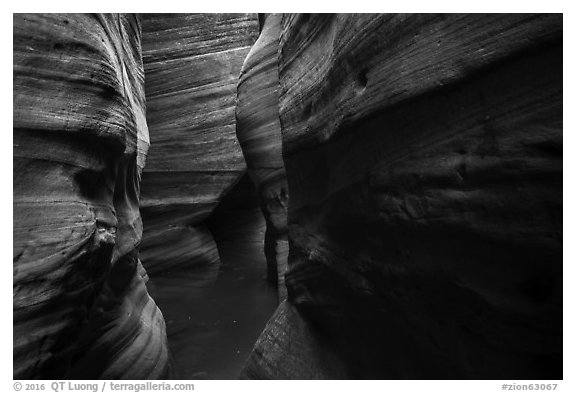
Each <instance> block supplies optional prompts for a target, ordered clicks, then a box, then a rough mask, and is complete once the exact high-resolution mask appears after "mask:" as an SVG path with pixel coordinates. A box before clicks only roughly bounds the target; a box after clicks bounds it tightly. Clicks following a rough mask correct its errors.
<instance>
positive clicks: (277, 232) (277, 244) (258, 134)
mask: <svg viewBox="0 0 576 393" xmlns="http://www.w3.org/2000/svg"><path fill="white" fill-rule="evenodd" d="M281 20H282V14H263V15H262V17H261V18H260V23H261V32H260V36H259V37H258V40H257V41H256V43H255V44H254V46H253V47H252V49H250V52H249V53H248V56H247V57H246V60H245V61H244V64H243V66H242V71H241V73H240V81H239V84H238V99H237V104H236V105H237V106H236V122H237V127H236V135H237V136H238V140H239V141H240V145H241V146H242V151H243V153H244V158H245V159H246V165H247V167H248V173H249V175H250V177H251V179H252V180H253V181H254V184H255V185H256V189H257V193H258V196H259V199H260V206H261V210H262V212H263V214H264V217H265V218H266V235H265V243H264V247H265V253H266V260H267V264H268V279H269V280H270V281H271V282H278V290H279V298H280V300H283V299H284V298H285V297H286V287H285V285H284V274H285V272H286V266H287V262H288V227H287V222H286V220H287V206H288V184H287V181H286V172H285V170H284V162H283V161H282V137H281V134H280V118H279V115H278V89H279V87H280V86H279V81H278V40H279V38H280V37H279V36H280V27H281V25H280V23H281Z"/></svg>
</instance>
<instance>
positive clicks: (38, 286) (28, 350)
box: [13, 14, 170, 379]
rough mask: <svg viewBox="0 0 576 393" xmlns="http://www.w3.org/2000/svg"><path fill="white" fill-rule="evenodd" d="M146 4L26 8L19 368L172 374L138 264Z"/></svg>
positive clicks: (113, 375) (19, 25) (19, 51)
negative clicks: (89, 10)
mask: <svg viewBox="0 0 576 393" xmlns="http://www.w3.org/2000/svg"><path fill="white" fill-rule="evenodd" d="M140 37H141V26H140V20H139V18H138V17H136V16H134V15H123V14H107V15H101V14H93V15H76V14H34V15H25V14H15V15H14V92H13V94H14V133H13V137H14V150H13V153H14V179H13V181H14V190H13V196H14V206H13V208H14V225H13V227H14V259H13V265H14V277H13V283H14V288H13V300H14V309H13V316H14V378H15V379H30V378H40V379H60V378H66V379H75V378H85V379H96V378H104V379H120V378H127V379H144V378H166V377H167V376H169V375H170V367H169V362H168V350H167V348H168V347H167V343H166V333H165V325H164V320H163V318H162V313H161V312H160V310H159V309H158V308H157V307H156V304H155V303H154V301H153V300H152V299H151V298H150V296H149V295H148V292H147V290H146V281H147V275H146V272H145V270H144V268H143V267H142V265H141V263H140V261H139V255H138V249H137V247H138V244H139V242H140V239H141V234H142V221H141V219H140V213H139V210H138V199H139V183H140V176H141V172H142V168H143V167H144V164H145V160H146V153H147V150H148V146H149V141H148V128H147V125H146V118H145V98H144V74H143V66H142V60H141V45H140Z"/></svg>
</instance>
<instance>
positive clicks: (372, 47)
mask: <svg viewBox="0 0 576 393" xmlns="http://www.w3.org/2000/svg"><path fill="white" fill-rule="evenodd" d="M280 37H281V39H280V43H279V60H278V61H279V81H280V94H279V113H280V122H281V132H282V146H283V154H284V163H285V166H286V173H287V178H288V184H289V189H290V200H289V208H288V211H289V213H288V223H289V240H290V257H289V269H288V273H287V275H286V284H287V288H288V303H287V304H285V305H283V306H282V308H281V309H279V310H278V312H277V314H276V316H275V317H274V318H273V319H272V320H271V321H270V322H269V324H268V325H267V327H266V329H265V331H264V333H263V334H262V336H261V337H260V339H259V341H258V343H257V345H256V348H255V350H254V352H253V353H252V356H251V358H250V360H249V362H248V364H247V367H246V369H245V372H244V376H245V377H249V378H274V377H277V376H278V372H277V370H282V372H281V373H280V374H281V376H282V377H284V378H300V377H303V378H307V377H310V376H311V377H314V378H319V377H324V378H393V379H403V378H431V379H435V378H440V379H450V378H473V379H483V378H490V379H498V378H505V379H512V378H514V379H516V378H519V379H523V378H524V379H526V378H527V379H541V378H543V379H545V378H555V379H560V378H562V288H561V285H562V16H561V15H456V14H454V15H368V14H363V15H350V14H346V15H284V16H283V18H282V31H281V35H280ZM291 308H294V310H296V313H294V312H292V311H293V310H291ZM290 319H296V320H297V321H303V324H302V323H300V322H297V323H291V322H287V320H290ZM292 325H294V326H297V327H293V326H292ZM298 326H299V327H298ZM306 329H308V330H306ZM320 338H321V339H322V340H323V341H322V343H321V344H322V345H320V344H318V345H316V346H315V345H313V344H311V343H310V340H313V342H316V343H319V341H318V340H320ZM307 342H308V344H306V345H305V347H306V348H320V349H319V350H318V351H312V350H311V351H309V352H308V354H309V355H308V356H311V360H310V361H309V362H301V361H300V360H299V358H298V356H297V355H296V354H295V352H296V351H298V348H300V347H301V345H300V344H301V343H307ZM326 353H331V354H332V353H334V354H335V356H336V358H337V359H339V361H338V360H334V361H333V362H332V363H330V364H334V365H335V366H334V367H326V368H325V369H323V370H319V371H318V372H313V373H312V374H311V373H310V368H311V367H309V364H312V365H314V364H318V362H317V359H316V357H319V356H322V355H325V354H326ZM331 359H332V357H331ZM342 365H343V366H342ZM312 368H313V367H312Z"/></svg>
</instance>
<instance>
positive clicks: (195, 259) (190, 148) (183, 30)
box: [141, 14, 258, 274]
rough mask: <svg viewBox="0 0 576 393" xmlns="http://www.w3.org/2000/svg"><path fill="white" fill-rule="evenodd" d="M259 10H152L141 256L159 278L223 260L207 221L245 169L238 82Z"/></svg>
mask: <svg viewBox="0 0 576 393" xmlns="http://www.w3.org/2000/svg"><path fill="white" fill-rule="evenodd" d="M257 35H258V20H257V16H256V14H146V15H144V17H143V39H142V41H143V59H144V69H145V73H146V101H147V119H148V126H149V129H150V139H151V144H152V149H151V150H150V154H149V156H148V162H147V165H146V170H145V171H144V175H143V187H142V199H141V210H142V216H143V219H144V228H145V232H144V238H143V241H142V247H141V252H142V260H143V261H144V264H145V266H146V268H147V270H148V271H149V272H150V274H156V273H161V272H163V271H168V270H174V269H182V268H190V267H195V266H206V265H211V264H218V263H219V258H218V251H217V249H216V244H215V242H214V239H213V237H212V234H211V233H210V230H209V229H208V228H207V227H206V225H205V224H204V221H205V219H206V218H207V217H208V216H209V215H210V213H211V212H212V211H213V210H214V209H215V207H216V206H217V205H218V202H219V201H220V200H221V198H222V197H223V195H225V194H226V192H227V191H228V190H229V189H230V188H231V187H232V186H233V185H234V184H235V183H236V182H237V181H238V180H239V179H240V177H241V176H242V175H243V174H244V173H245V170H246V164H245V162H244V158H243V156H242V151H241V149H240V146H239V144H238V140H237V139H236V134H235V129H236V127H235V116H234V108H235V98H236V85H237V81H238V75H239V73H240V68H241V66H242V62H243V61H244V58H245V57H246V54H247V53H248V51H249V49H250V46H251V45H252V43H253V42H254V40H255V39H256V37H257Z"/></svg>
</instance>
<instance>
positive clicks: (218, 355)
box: [148, 176, 278, 379]
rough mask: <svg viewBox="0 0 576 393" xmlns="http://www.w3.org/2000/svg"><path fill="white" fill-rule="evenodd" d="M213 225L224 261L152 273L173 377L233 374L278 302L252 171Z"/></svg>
mask: <svg viewBox="0 0 576 393" xmlns="http://www.w3.org/2000/svg"><path fill="white" fill-rule="evenodd" d="M208 226H209V228H210V230H211V232H212V234H213V236H214V238H215V242H216V245H217V247H218V254H219V255H220V261H221V264H220V266H216V265H211V266H207V267H198V268H195V269H191V270H184V271H182V270H179V271H171V272H166V273H163V274H161V275H158V276H152V277H151V278H150V281H149V283H148V288H149V291H150V294H151V296H152V297H153V298H154V300H155V301H156V303H157V304H158V307H159V308H160V310H161V311H162V313H163V315H164V319H165V321H166V332H167V335H168V345H169V348H170V350H171V353H172V357H173V360H174V367H175V374H176V375H175V377H176V378H179V379H180V378H181V379H236V378H238V376H239V375H240V371H241V369H242V367H243V366H244V364H245V363H246V359H247V358H248V355H249V354H250V351H251V350H252V348H253V346H254V343H255V342H256V339H257V338H258V336H259V334H260V333H261V331H262V330H263V328H264V326H265V324H266V322H267V321H268V319H269V318H270V316H271V315H272V313H273V312H274V310H275V309H276V307H277V305H278V298H277V290H276V286H275V285H272V284H270V283H269V282H268V281H267V280H266V258H265V256H264V230H265V221H264V217H263V215H262V212H261V211H260V208H259V206H258V200H257V198H256V195H255V194H254V190H253V186H252V184H251V181H250V180H249V179H248V177H247V176H244V177H243V178H242V180H240V182H239V183H238V184H237V185H236V186H235V187H234V188H233V189H232V191H231V192H230V193H229V194H228V195H227V196H226V197H225V198H224V199H223V200H222V201H221V203H220V205H219V207H218V208H217V209H216V211H215V212H214V214H213V215H212V216H211V217H210V218H209V219H208Z"/></svg>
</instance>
